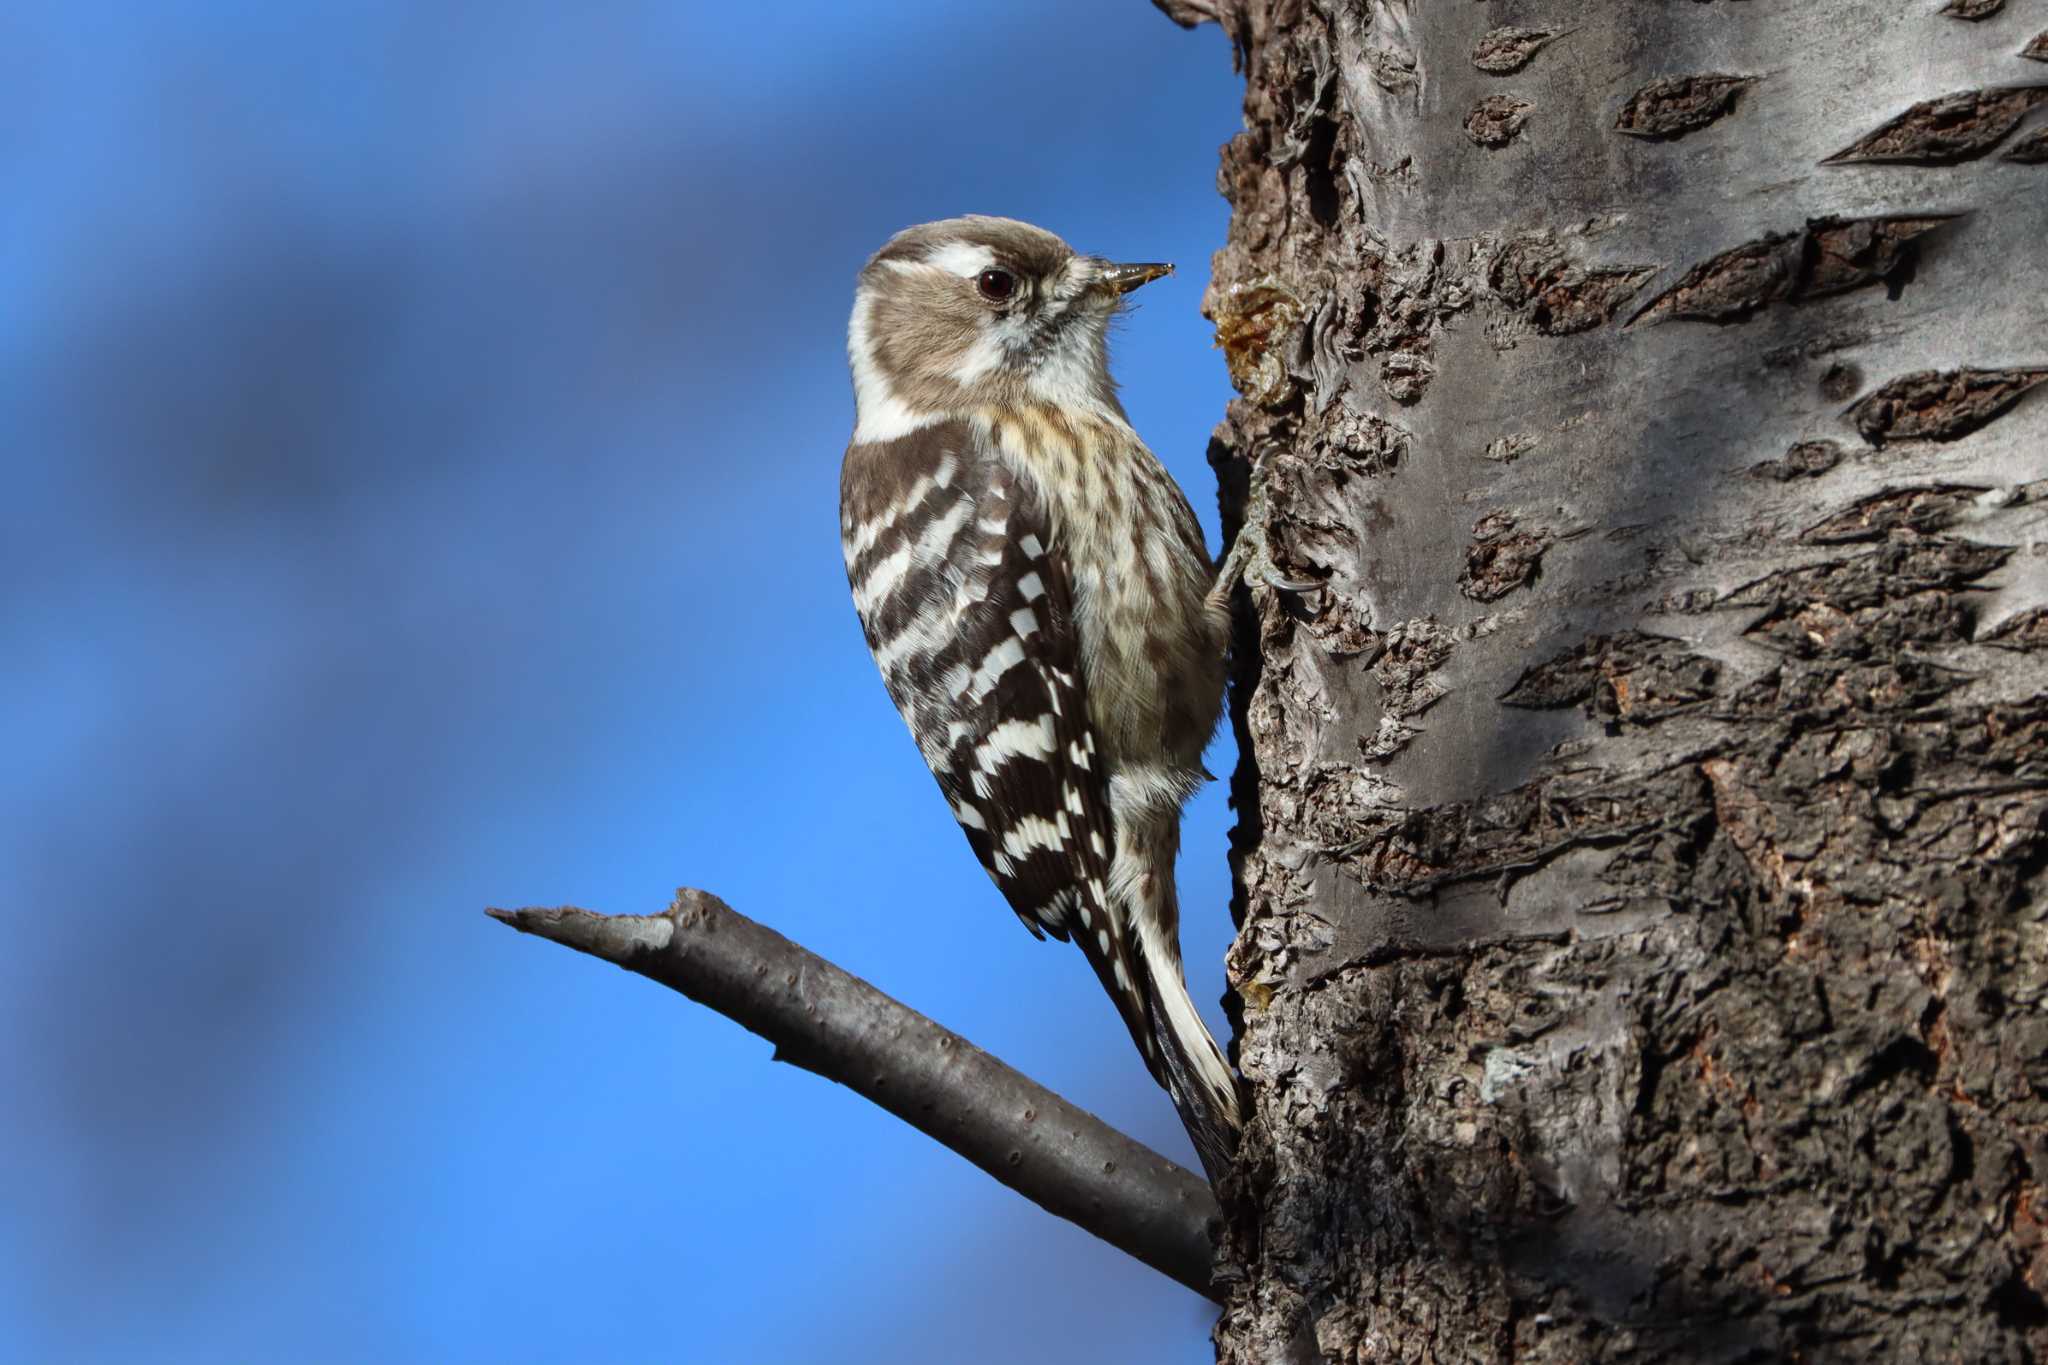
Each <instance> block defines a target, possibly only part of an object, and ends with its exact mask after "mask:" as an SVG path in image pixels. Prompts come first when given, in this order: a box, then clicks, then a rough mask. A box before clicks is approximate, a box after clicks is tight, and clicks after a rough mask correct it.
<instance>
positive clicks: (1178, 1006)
mask: <svg viewBox="0 0 2048 1365" xmlns="http://www.w3.org/2000/svg"><path fill="white" fill-rule="evenodd" d="M1165 894H1166V895H1167V896H1169V897H1170V896H1171V895H1172V894H1173V893H1172V890H1171V887H1170V885H1169V886H1168V887H1167V888H1166V891H1165ZM1112 913H1114V912H1112ZM1169 913H1170V912H1169ZM1091 918H1092V917H1091ZM1131 918H1133V917H1127V916H1123V915H1116V916H1115V918H1114V919H1113V920H1112V921H1111V922H1110V923H1108V924H1107V925H1103V924H1101V923H1100V922H1098V923H1097V924H1096V925H1094V926H1091V927H1090V928H1088V929H1082V928H1080V927H1078V926H1077V927H1076V928H1075V932H1074V938H1075V941H1076V942H1078V943H1079V944H1080V946H1081V951H1082V953H1083V954H1084V955H1085V956H1086V957H1087V959H1088V965H1089V966H1091V967H1093V968H1094V969H1095V975H1096V976H1097V977H1098V978H1100V980H1101V982H1102V988H1103V990H1104V991H1106V992H1108V994H1109V998H1110V999H1111V1000H1112V1001H1113V1002H1115V1004H1116V1008H1117V1013H1118V1014H1120V1015H1121V1016H1122V1017H1123V1021H1124V1027H1125V1028H1127V1029H1129V1030H1130V1033H1131V1040H1132V1041H1133V1042H1135V1043H1136V1044H1137V1045H1138V1051H1139V1053H1140V1054H1141V1055H1142V1056H1143V1057H1144V1058H1145V1066H1146V1068H1147V1069H1148V1070H1149V1071H1151V1073H1152V1078H1153V1079H1154V1080H1156V1081H1158V1082H1159V1084H1160V1086H1161V1087H1162V1088H1163V1089H1164V1090H1165V1091H1166V1093H1167V1096H1168V1097H1169V1098H1170V1099H1171V1100H1172V1101H1173V1107H1174V1109H1175V1110H1176V1111H1177V1112H1178V1113H1179V1114H1180V1121H1181V1125H1182V1126H1183V1127H1184V1128H1186V1129H1187V1131H1188V1138H1189V1139H1190V1140H1191V1141H1192V1142H1193V1143H1194V1144H1195V1153H1196V1155H1198V1156H1199V1157H1200V1158H1201V1160H1202V1169H1203V1171H1204V1172H1206V1173H1207V1175H1208V1177H1209V1182H1210V1183H1211V1184H1214V1183H1215V1182H1216V1181H1218V1180H1220V1179H1221V1178H1222V1177H1223V1174H1224V1173H1225V1172H1226V1171H1228V1170H1229V1169H1230V1167H1231V1163H1232V1161H1233V1160H1234V1159H1235V1158H1236V1155H1237V1135H1238V1130H1239V1129H1240V1128H1241V1127H1242V1126H1243V1110H1242V1106H1241V1104H1240V1102H1239V1098H1238V1087H1237V1077H1236V1076H1235V1074H1233V1073H1232V1071H1231V1069H1230V1063H1228V1062H1227V1061H1225V1060H1224V1058H1223V1049H1221V1048H1220V1047H1218V1046H1217V1045H1216V1040H1215V1039H1214V1038H1212V1037H1210V1036H1209V1029H1208V1026H1207V1025H1205V1024H1204V1023H1203V1022H1202V1016H1201V1014H1200V1013H1199V1012H1198V1011H1197V1010H1196V1009H1195V1002H1194V1000H1193V999H1192V998H1191V997H1190V996H1189V995H1188V986H1187V980H1186V977H1185V976H1184V975H1183V973H1182V971H1181V962H1180V945H1179V943H1178V942H1176V941H1174V938H1173V937H1171V936H1170V935H1171V933H1172V930H1173V929H1174V928H1177V927H1178V926H1177V925H1176V924H1174V920H1173V919H1166V920H1165V921H1164V922H1163V923H1162V922H1161V917H1160V916H1157V915H1146V916H1145V917H1144V918H1143V919H1142V920H1141V921H1140V922H1139V923H1137V924H1133V923H1131V922H1130V921H1131ZM1174 918H1175V919H1177V916H1175V917H1174ZM1148 926H1149V927H1148Z"/></svg>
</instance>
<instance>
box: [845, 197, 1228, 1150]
mask: <svg viewBox="0 0 2048 1365" xmlns="http://www.w3.org/2000/svg"><path fill="white" fill-rule="evenodd" d="M1172 269H1173V267H1172V266H1170V265H1159V264H1139V265H1119V264H1115V263H1112V262H1110V261H1106V260H1102V259H1100V258H1098V257H1094V256H1084V255H1080V254H1078V253H1076V252H1075V251H1074V250H1073V249H1072V248H1070V247H1069V246H1068V245H1067V244H1066V243H1065V242H1063V241H1061V240H1060V239H1059V238H1058V237H1056V236H1054V235H1053V234H1052V233H1050V232H1047V231H1045V230H1044V229H1042V228H1036V227H1033V226H1031V225H1030V224H1028V223H1021V222H1018V221H1016V220H1014V219H1009V218H988V217H966V218H952V219H947V220H945V221H943V222H937V223H926V224H923V225H922V226H919V227H913V228H909V229H906V230H905V231H903V232H899V233H897V234H896V236H894V237H892V238H891V239H890V240H889V242H888V244H887V245H885V246H884V247H883V248H882V249H881V250H880V251H878V252H876V253H875V255H874V256H873V258H872V259H870V260H869V261H868V263H867V265H866V267H865V268H863V269H862V271H861V273H860V280H859V285H858V288H857V290H856V292H855V296H854V305H853V318H852V322H851V324H850V326H849V328H848V333H847V351H848V355H849V357H850V359H851V362H852V368H853V387H854V401H855V408H856V416H855V425H854V432H853V440H852V443H851V444H850V445H849V446H848V447H847V450H846V462H845V465H844V469H843V473H842V478H841V484H840V529H841V534H842V539H843V544H844V549H845V552H846V573H847V579H848V581H849V582H850V584H851V585H852V588H853V601H854V607H855V609H856V610H857V611H858V612H859V614H860V620H861V626H862V628H863V630H864V631H865V633H866V635H867V642H868V648H869V649H871V650H873V651H874V656H875V663H876V665H877V666H878V667H879V668H880V669H881V672H882V680H883V682H884V683H885V684H886V685H887V687H888V690H889V695H890V697H891V699H892V700H894V702H895V703H896V707H897V709H898V710H899V711H901V712H902V714H903V718H904V720H905V721H907V722H908V723H909V725H910V731H911V734H912V735H913V736H914V737H915V738H916V740H917V744H918V747H919V749H920V750H922V752H923V754H924V759H925V762H926V764H927V765H929V766H930V768H931V770H932V774H933V775H934V776H935V777H937V778H938V781H939V786H940V788H941V789H942V790H943V791H944V792H945V795H946V798H947V800H948V801H950V802H951V803H952V807H953V814H954V815H955V816H956V817H957V818H958V820H959V822H960V827H961V829H962V830H963V831H964V832H965V833H966V835H967V842H968V844H969V845H970V846H971V847H972V848H973V849H974V852H975V854H976V856H977V857H979V858H980V859H981V862H982V866H983V867H985V868H986V869H987V870H988V873H989V875H990V877H992V878H993V879H994V880H995V883H996V886H997V887H998V888H999V889H1000V890H1001V891H1002V893H1003V895H1004V897H1005V898H1006V899H1007V900H1008V901H1009V903H1010V907H1011V909H1013V910H1014V911H1016V913H1017V916H1018V917H1019V918H1020V919H1022V920H1023V921H1024V926H1025V927H1026V928H1027V929H1029V930H1031V932H1032V933H1033V934H1034V935H1037V936H1038V937H1040V938H1043V937H1044V936H1045V935H1046V934H1048V933H1049V934H1051V935H1053V936H1054V937H1055V938H1059V939H1068V938H1071V939H1072V940H1073V941H1074V942H1075V943H1076V944H1078V945H1079V947H1080V949H1081V952H1082V953H1083V955H1085V956H1086V957H1087V959H1088V964H1089V966H1091V967H1093V968H1094V970H1095V974H1096V976H1098V977H1099V978H1101V981H1102V985H1103V988H1104V989H1105V990H1107V991H1108V992H1109V995H1110V998H1111V999H1112V1000H1113V1001H1114V1002H1115V1004H1116V1007H1117V1009H1118V1011H1119V1012H1120V1013H1121V1014H1122V1016H1123V1021H1124V1024H1125V1026H1126V1027H1127V1028H1128V1029H1129V1030H1130V1032H1131V1037H1132V1038H1133V1039H1134V1040H1135V1041H1136V1042H1137V1044H1138V1049H1139V1051H1140V1052H1141V1053H1143V1054H1144V1058H1145V1063H1146V1066H1147V1067H1148V1068H1149V1069H1150V1070H1151V1072H1152V1075H1153V1077H1154V1079H1156V1080H1157V1081H1158V1082H1159V1084H1160V1085H1162V1086H1163V1087H1165V1089H1166V1091H1167V1093H1168V1094H1169V1095H1170V1096H1171V1097H1172V1099H1173V1103H1174V1107H1175V1108H1176V1109H1177V1110H1178V1111H1179V1113H1180V1116H1181V1121H1182V1122H1183V1124H1185V1125H1186V1127H1187V1130H1188V1134H1189V1136H1190V1137H1191V1138H1192V1139H1193V1141H1194V1144H1195V1150H1196V1151H1197V1153H1199V1154H1200V1156H1201V1159H1202V1164H1203V1165H1204V1167H1205V1168H1206V1169H1207V1170H1208V1172H1209V1176H1210V1179H1211V1180H1212V1181H1213V1180H1216V1179H1218V1178H1219V1177H1220V1176H1221V1175H1222V1173H1223V1172H1225V1171H1226V1170H1228V1169H1229V1166H1230V1162H1231V1158H1232V1156H1233V1154H1234V1152H1235V1150H1236V1144H1237V1133H1238V1130H1239V1128H1240V1126H1241V1118H1240V1108H1239V1097H1238V1089H1237V1080H1236V1078H1235V1076H1234V1075H1233V1073H1232V1072H1231V1069H1230V1065H1229V1063H1228V1062H1226V1061H1225V1060H1224V1057H1223V1053H1222V1051H1221V1049H1219V1048H1218V1047H1217V1046H1216V1042H1215V1040H1214V1039H1213V1038H1211V1037H1210V1036H1209V1031H1208V1029H1207V1028H1205V1027H1204V1026H1203V1024H1202V1020H1201V1016H1200V1015H1199V1014H1198V1013H1197V1012H1196V1010H1195V1006H1194V1002H1193V1001H1192V1000H1190V999H1189V997H1188V988H1187V982H1186V979H1185V977H1184V976H1183V974H1182V971H1181V957H1180V909H1179V903H1178V900H1177V898H1176V896H1175V891H1174V876H1173V862H1174V855H1175V853H1176V852H1177V851H1178V850H1179V847H1180V816H1181V808H1182V806H1183V805H1185V804H1186V802H1187V799H1188V797H1189V796H1190V795H1191V794H1192V793H1193V792H1194V790H1195V788H1196V787H1197V786H1199V785H1200V784H1201V783H1202V782H1203V781H1205V780H1206V779H1207V777H1208V774H1207V773H1205V772H1204V771H1203V770H1202V764H1201V759H1202V750H1203V749H1204V748H1205V747H1206V746H1207V744H1208V741H1209V737H1210V735H1211V734H1212V733H1213V732H1214V730H1215V728H1216V721H1217V717H1218V715H1219V713H1220V711H1221V708H1222V700H1223V660H1224V650H1225V643H1226V633H1227V619H1228V611H1227V600H1228V594H1227V587H1226V586H1225V584H1224V583H1222V582H1220V581H1219V580H1218V579H1217V575H1216V572H1215V569H1214V568H1213V567H1212V565H1211V563H1210V559H1209V555H1208V552H1207V550H1206V548H1205V547H1204V545H1203V542H1202V532H1201V527H1200V525H1199V524H1198V523H1197V522H1196V520H1195V515H1194V512H1193V511H1192V510H1191V509H1190V508H1189V506H1188V501H1187V498H1186V497H1185V496H1184V495H1183V494H1182V492H1181V490H1180V488H1179V487H1178V486H1177V485H1176V484H1175V483H1174V481H1173V478H1172V476H1171V475H1169V474H1168V473H1167V472H1166V470H1165V468H1164V467H1163V466H1162V465H1161V464H1160V463H1159V461H1158V459H1157V458H1156V457H1155V456H1154V455H1153V454H1152V452H1151V451H1150V450H1148V449H1146V447H1145V443H1144V442H1143V441H1141V440H1139V439H1138V435H1137V433H1136V432H1135V431H1133V430H1132V429H1131V424H1130V421H1129V419H1128V418H1127V417H1126V416H1125V415H1124V410H1123V405H1122V404H1121V403H1119V402H1118V401H1117V396H1116V385H1115V384H1114V383H1113V382H1112V380H1111V379H1110V375H1109V357H1108V348H1107V344H1106V341H1105V333H1106V331H1107V329H1108V326H1109V322H1110V319H1111V318H1112V317H1113V316H1115V314H1116V313H1117V311H1118V309H1119V308H1120V307H1122V306H1123V303H1124V300H1125V296H1126V295H1128V294H1129V293H1130V292H1131V291H1132V290H1133V289H1136V288H1138V287H1139V286H1140V285H1143V284H1146V283H1148V282H1149V281H1152V280H1156V279H1158V278H1160V277H1161V276H1162V275H1166V274H1168V273H1170V272H1171V271H1172Z"/></svg>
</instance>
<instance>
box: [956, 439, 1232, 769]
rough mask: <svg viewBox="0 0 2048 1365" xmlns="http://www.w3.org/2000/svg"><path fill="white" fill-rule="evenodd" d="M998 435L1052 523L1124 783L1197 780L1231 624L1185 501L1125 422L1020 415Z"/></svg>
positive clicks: (1097, 711) (1107, 739)
mask: <svg viewBox="0 0 2048 1365" xmlns="http://www.w3.org/2000/svg"><path fill="white" fill-rule="evenodd" d="M990 434H991V437H992V439H993V440H994V441H995V444H996V445H997V447H998V449H999V450H1000V451H1001V452H1002V453H1003V454H1004V456H1005V457H1006V458H1008V459H1009V460H1010V461H1011V462H1012V463H1013V464H1014V465H1016V466H1018V467H1020V468H1021V469H1023V470H1024V471H1026V472H1028V474H1029V475H1030V476H1031V477H1032V478H1034V479H1035V480H1036V482H1037V483H1038V485H1039V487H1040V488H1041V489H1042V490H1043V491H1044V493H1045V496H1046V500H1047V503H1048V506H1049V507H1050V509H1051V512H1052V523H1053V526H1052V529H1053V539H1054V549H1055V552H1056V553H1058V554H1060V555H1061V556H1062V557H1063V559H1064V561H1065V564H1066V568H1067V573H1068V577H1069V580H1070V582H1071V583H1072V586H1073V594H1074V622H1075V627H1076V629H1077V630H1078V632H1079V634H1080V640H1081V656H1082V662H1083V668H1084V671H1085V673H1086V675H1087V685H1088V710H1089V718H1090V720H1091V721H1092V722H1093V724H1094V726H1095V729H1096V733H1097V737H1098V743H1099V744H1100V745H1101V747H1102V748H1103V749H1104V750H1105V751H1106V753H1107V755H1108V758H1109V762H1110V765H1111V768H1112V770H1114V769H1115V768H1116V767H1118V766H1130V765H1153V766H1158V765H1162V764H1163V765H1166V766H1171V767H1180V768H1186V769H1189V770H1198V769H1199V767H1200V760H1201V752H1202V749H1203V748H1204V747H1205V746H1206V744H1207V742H1208V739H1209V735H1210V733H1211V732H1212V731H1213V730H1214V729H1215V723H1216V717H1217V715H1218V713H1219V711H1220V710H1221V707H1222V688H1223V645H1224V622H1223V620H1222V619H1221V618H1220V616H1219V615H1216V614H1212V613H1211V612H1210V610H1209V609H1208V607H1207V605H1206V598H1207V595H1208V590H1209V586H1210V580H1211V579H1212V577H1213V576H1214V570H1213V568H1212V567H1211V565H1210V562H1209V556H1208V552H1207V550H1206V548H1205V547H1204V545H1203V543H1202V531H1201V526H1200V523H1198V522H1197V521H1196V520H1195V515H1194V512H1193V510H1192V509H1191V508H1190V507H1189V506H1188V502H1187V499H1186V497H1185V496H1183V495H1182V493H1181V490H1180V488H1179V486H1178V485H1176V484H1175V483H1174V481H1173V477H1172V476H1171V475H1170V474H1168V473H1167V472H1166V469H1165V467H1164V466H1163V465H1161V464H1160V463H1159V460H1158V458H1157V457H1156V456H1154V455H1153V454H1152V452H1151V451H1150V450H1148V449H1146V447H1145V444H1144V442H1142V441H1140V440H1139V439H1138V437H1137V434H1136V433H1135V432H1133V431H1132V430H1131V428H1130V427H1129V426H1128V425H1126V424H1124V423H1122V422H1114V421H1104V420H1102V419H1100V418H1095V417H1093V416H1092V415H1091V416H1089V417H1075V416H1073V415H1072V414H1069V413H1062V412H1060V411H1057V410H1052V409H1046V410H1028V411H1016V412H1011V413H1008V414H1006V415H1005V416H1002V417H997V418H995V419H993V420H992V422H991V426H990Z"/></svg>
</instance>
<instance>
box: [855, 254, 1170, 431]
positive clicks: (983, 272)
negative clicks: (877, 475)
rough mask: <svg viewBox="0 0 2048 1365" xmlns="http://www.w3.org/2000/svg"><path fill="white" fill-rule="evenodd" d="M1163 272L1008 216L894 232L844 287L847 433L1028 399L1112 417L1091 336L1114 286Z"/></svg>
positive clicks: (1105, 366) (1120, 289)
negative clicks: (850, 428)
mask: <svg viewBox="0 0 2048 1365" xmlns="http://www.w3.org/2000/svg"><path fill="white" fill-rule="evenodd" d="M1172 269H1173V267H1172V266H1170V265H1155V264H1143V265H1119V264H1116V263H1115V262H1112V261H1106V260H1103V259H1101V258H1100V257H1097V256H1083V255H1081V254H1079V253H1078V252H1076V251H1075V250H1074V249H1073V248H1072V247H1070V246H1068V245H1067V244H1066V243H1065V242H1063V241H1061V240H1060V239H1059V238H1057V237H1055V236H1053V234H1051V233H1050V232H1047V231H1045V229H1043V228H1036V227H1033V226H1031V225H1030V224H1029V223H1020V222H1018V221H1017V220H1015V219H1014V218H983V217H970V218H948V219H946V220H945V221H943V222H938V223H925V224H922V225H921V226H918V227H914V228H906V229H904V230H903V231H902V232H899V233H897V234H896V235H895V236H894V237H892V238H890V239H889V243H888V245H887V246H884V247H883V248H882V249H881V250H880V251H878V252H876V253H875V255H874V257H873V259H871V260H869V262H868V263H867V266H866V267H865V268H864V269H863V270H862V271H861V272H860V286H859V289H858V290H857V292H856V293H855V295H854V303H853V321H852V323H851V325H850V326H849V327H848V329H847V352H848V355H849V357H850V358H851V360H852V362H853V387H854V403H855V406H856V409H857V415H856V419H855V420H856V426H855V431H854V439H855V440H857V441H882V440H889V439H891V438H892V437H894V436H898V435H901V434H902V433H903V432H905V431H911V430H915V429H916V428H917V427H920V426H924V425H926V424H928V423H931V422H934V421H939V420H942V419H944V418H946V417H950V416H954V415H956V414H961V413H965V412H971V411H973V410H975V409H979V408H989V407H994V408H1002V407H1011V406H1016V405H1020V404H1029V403H1044V404H1050V405H1052V406H1055V407H1061V408H1066V409H1069V410H1072V411H1075V412H1077V413H1082V414H1094V415H1099V416H1103V417H1114V418H1116V419H1118V420H1121V419H1122V417H1123V409H1122V407H1121V406H1120V405H1119V404H1118V403H1117V400H1116V386H1115V384H1113V383H1112V382H1111V380H1110V377H1109V355H1108V349H1107V347H1106V345H1105V343H1104V333H1105V332H1106V331H1107V329H1108V326H1109V320H1110V317H1111V316H1112V315H1113V314H1115V312H1116V311H1117V309H1118V307H1119V306H1121V304H1122V303H1123V300H1124V296H1125V295H1127V294H1129V293H1130V292H1131V291H1132V290H1133V289H1136V288H1137V287H1138V286H1139V285H1141V284H1145V283H1146V282H1148V281H1150V280H1156V279H1158V278H1159V277H1160V276H1162V275H1165V274H1168V273H1170V272H1171V271H1172Z"/></svg>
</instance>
